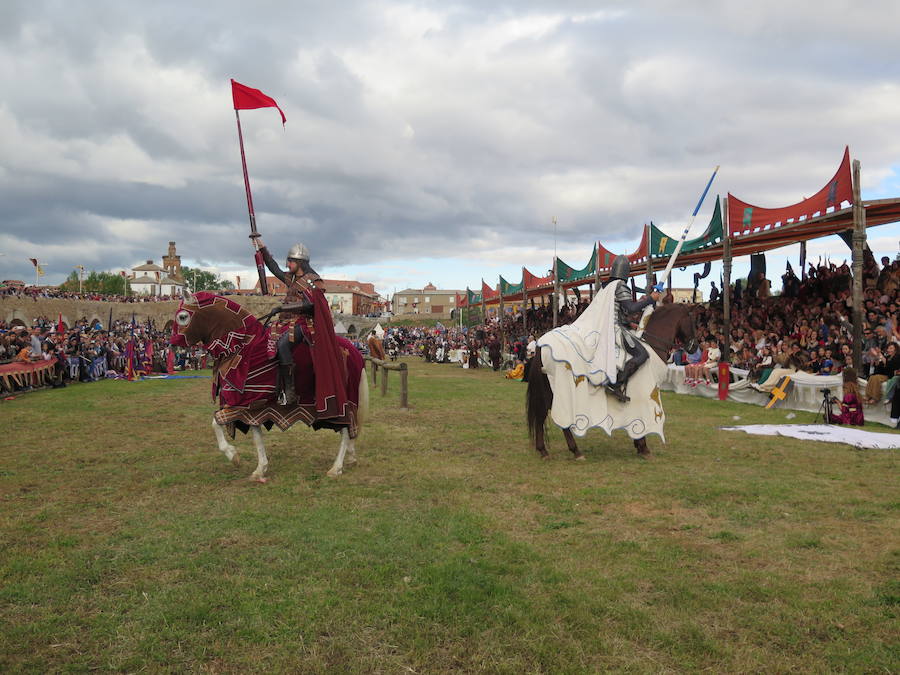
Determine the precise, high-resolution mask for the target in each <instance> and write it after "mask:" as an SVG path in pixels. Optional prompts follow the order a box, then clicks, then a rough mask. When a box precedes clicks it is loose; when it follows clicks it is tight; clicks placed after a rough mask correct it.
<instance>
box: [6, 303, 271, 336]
mask: <svg viewBox="0 0 900 675" xmlns="http://www.w3.org/2000/svg"><path fill="white" fill-rule="evenodd" d="M228 298H229V299H231V300H234V301H235V302H237V303H239V304H240V305H242V306H244V307H246V308H247V309H248V310H249V311H251V312H253V313H254V314H255V315H257V316H259V315H261V314H265V313H266V312H268V311H269V310H270V309H271V308H272V307H274V306H275V305H277V304H278V303H279V299H278V298H274V297H271V296H261V295H249V296H248V295H229V296H228ZM110 308H112V317H113V321H115V320H123V321H131V315H132V312H134V318H135V321H137V322H138V323H144V322H146V321H147V320H148V319H151V320H152V321H153V322H154V323H155V324H156V326H157V327H158V328H162V327H163V326H165V325H166V323H168V322H169V321H170V320H172V318H173V317H174V316H175V310H176V309H178V301H176V300H169V301H166V302H103V301H93V300H69V299H63V298H38V299H37V300H32V299H30V298H0V318H2V319H3V320H5V321H6V322H7V323H11V322H12V321H13V320H14V319H18V320H20V321H21V322H22V323H23V324H25V325H26V326H31V322H32V321H33V320H34V319H36V318H37V317H39V316H46V317H47V318H49V319H50V320H51V321H52V322H53V323H54V324H55V323H56V321H57V319H58V318H59V315H60V314H62V320H63V321H64V322H65V324H66V325H67V326H71V325H72V324H74V323H75V322H76V321H78V320H79V319H87V320H88V321H91V322H92V321H94V320H95V319H96V320H99V321H100V323H101V324H103V326H104V327H105V326H106V323H107V321H109V310H110Z"/></svg>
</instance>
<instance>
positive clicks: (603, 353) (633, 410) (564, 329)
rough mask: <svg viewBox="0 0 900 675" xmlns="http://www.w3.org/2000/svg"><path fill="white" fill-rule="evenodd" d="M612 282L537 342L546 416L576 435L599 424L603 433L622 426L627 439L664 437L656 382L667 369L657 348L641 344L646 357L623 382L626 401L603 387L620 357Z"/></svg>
mask: <svg viewBox="0 0 900 675" xmlns="http://www.w3.org/2000/svg"><path fill="white" fill-rule="evenodd" d="M615 286H616V285H615V284H609V285H608V286H606V288H604V289H603V290H602V291H600V293H598V294H597V295H596V296H594V299H593V301H592V302H591V304H590V305H588V308H587V309H586V310H585V311H584V313H583V314H582V315H581V316H580V317H578V319H576V320H575V321H574V322H573V323H572V324H570V325H568V326H561V327H560V328H555V329H553V330H552V331H550V332H548V333H545V334H544V335H543V336H542V337H541V339H540V340H538V347H539V349H540V350H541V362H542V364H543V371H544V373H546V375H547V377H548V379H549V380H550V387H551V389H552V390H553V407H552V408H551V410H550V417H551V419H552V420H553V422H554V423H555V424H556V425H557V426H559V427H561V428H563V429H571V431H572V433H574V434H575V435H576V436H584V435H585V434H586V433H587V432H588V430H589V429H593V428H595V427H599V428H601V429H603V430H604V431H606V433H608V434H612V432H613V430H615V429H625V431H627V432H628V435H629V436H631V438H643V437H644V436H647V435H649V434H658V435H659V436H660V438H662V439H663V440H665V437H664V436H663V426H664V425H665V421H666V415H665V411H664V410H663V407H662V402H661V400H660V395H659V387H658V386H657V385H658V384H659V383H660V382H663V381H664V380H665V379H666V376H667V370H666V364H665V363H663V362H662V360H661V359H660V358H659V356H657V354H656V352H654V351H653V350H652V349H650V347H648V346H646V345H645V348H646V349H647V352H648V353H649V357H650V358H649V359H648V361H647V363H645V364H644V365H643V366H641V368H639V369H638V371H637V372H636V373H635V374H634V375H632V377H631V379H630V380H629V381H628V391H627V393H628V396H629V397H630V398H631V401H630V402H628V403H620V402H619V401H618V400H617V399H616V398H615V397H613V396H609V395H608V394H607V392H606V388H605V386H604V385H606V383H607V382H615V381H616V375H617V373H616V370H617V368H618V367H619V366H620V365H621V364H622V362H623V360H624V356H625V353H624V349H623V348H622V345H621V344H619V343H618V340H617V339H616V330H615V325H614V323H615V297H614V295H615ZM634 339H635V340H636V339H637V338H634Z"/></svg>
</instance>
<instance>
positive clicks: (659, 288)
mask: <svg viewBox="0 0 900 675" xmlns="http://www.w3.org/2000/svg"><path fill="white" fill-rule="evenodd" d="M718 171H719V167H718V165H717V166H716V168H715V169H714V170H713V172H712V176H710V177H709V182H708V183H707V184H706V187H705V188H703V194H702V195H700V201H698V202H697V206H696V208H695V209H694V212H693V213H692V214H691V219H690V220H689V221H688V224H687V227H685V228H684V232H682V233H681V239H679V240H678V244H677V245H676V246H675V250H674V251H673V252H672V255H671V256H669V262H668V263H667V264H666V269H665V270H664V271H663V273H662V276H661V277H660V278H659V282H658V283H657V284H656V286H654V287H653V289H654V290H656V291H658V292H660V293H662V290H663V288H665V285H666V279H668V278H669V274H671V273H672V267H674V265H675V259H676V258H677V257H678V254H679V253H681V247H682V246H684V242H685V240H686V239H687V235H688V232H690V230H691V226H692V225H693V224H694V218H696V217H697V212H698V211H699V210H700V207H701V206H703V200H704V199H706V193H707V192H709V188H710V186H711V185H712V183H713V180H715V178H716V173H718Z"/></svg>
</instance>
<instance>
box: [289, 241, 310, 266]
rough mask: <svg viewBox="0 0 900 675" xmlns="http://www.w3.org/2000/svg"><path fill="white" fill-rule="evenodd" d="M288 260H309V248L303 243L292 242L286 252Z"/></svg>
mask: <svg viewBox="0 0 900 675" xmlns="http://www.w3.org/2000/svg"><path fill="white" fill-rule="evenodd" d="M287 257H288V260H305V261H307V262H309V249H308V248H306V246H304V245H303V244H294V245H293V246H291V250H290V251H288V254H287Z"/></svg>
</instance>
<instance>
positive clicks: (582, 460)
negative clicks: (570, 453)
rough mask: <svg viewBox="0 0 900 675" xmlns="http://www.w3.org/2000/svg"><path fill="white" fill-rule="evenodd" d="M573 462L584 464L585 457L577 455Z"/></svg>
mask: <svg viewBox="0 0 900 675" xmlns="http://www.w3.org/2000/svg"><path fill="white" fill-rule="evenodd" d="M575 461H576V462H586V461H587V457H585V456H584V455H577V456H576V457H575Z"/></svg>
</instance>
